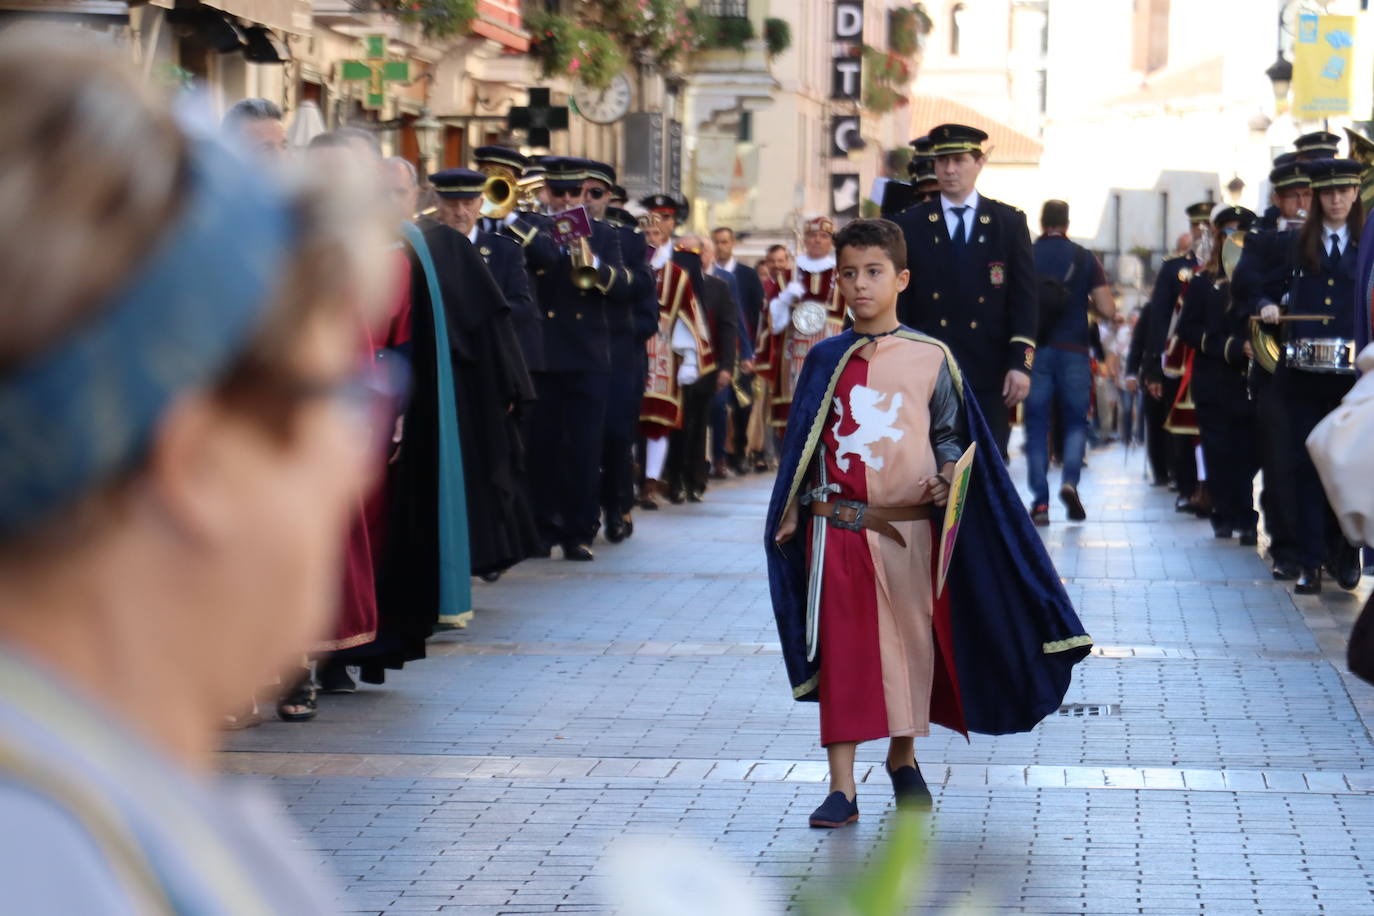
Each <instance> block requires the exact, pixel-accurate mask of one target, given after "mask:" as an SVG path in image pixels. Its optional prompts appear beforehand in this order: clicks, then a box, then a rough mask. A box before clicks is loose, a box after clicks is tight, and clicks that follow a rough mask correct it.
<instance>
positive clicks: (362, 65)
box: [343, 35, 410, 111]
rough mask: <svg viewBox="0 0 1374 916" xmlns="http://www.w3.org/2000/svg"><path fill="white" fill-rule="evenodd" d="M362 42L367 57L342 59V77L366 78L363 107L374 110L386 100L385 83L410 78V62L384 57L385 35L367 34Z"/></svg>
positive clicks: (405, 80) (403, 80)
mask: <svg viewBox="0 0 1374 916" xmlns="http://www.w3.org/2000/svg"><path fill="white" fill-rule="evenodd" d="M363 43H364V45H365V46H366V48H367V59H366V60H346V61H344V62H343V78H344V79H345V80H367V91H366V93H364V95H363V107H364V108H368V109H372V110H374V111H375V110H376V109H378V108H381V107H382V105H383V104H384V103H385V102H386V84H387V83H404V82H408V81H409V80H410V63H409V62H408V61H404V60H387V59H386V36H385V35H368V36H367V37H366V38H364V39H363Z"/></svg>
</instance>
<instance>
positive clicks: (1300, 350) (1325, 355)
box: [1283, 337, 1355, 375]
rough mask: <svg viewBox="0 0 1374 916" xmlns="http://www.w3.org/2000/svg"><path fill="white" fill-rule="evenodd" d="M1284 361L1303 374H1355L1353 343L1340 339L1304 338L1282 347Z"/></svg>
mask: <svg viewBox="0 0 1374 916" xmlns="http://www.w3.org/2000/svg"><path fill="white" fill-rule="evenodd" d="M1283 352H1284V361H1285V362H1287V363H1288V368H1290V369H1300V370H1302V371H1303V372H1328V373H1335V374H1338V375H1354V374H1355V342H1354V341H1351V340H1345V339H1343V338H1340V337H1304V338H1301V339H1299V340H1294V341H1290V342H1289V343H1288V344H1286V345H1285V346H1284V350H1283Z"/></svg>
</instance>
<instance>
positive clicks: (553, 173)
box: [544, 156, 587, 191]
mask: <svg viewBox="0 0 1374 916" xmlns="http://www.w3.org/2000/svg"><path fill="white" fill-rule="evenodd" d="M586 177H587V162H586V160H585V159H577V158H575V157H573V156H549V157H547V158H546V159H545V160H544V183H545V184H546V185H548V187H549V189H550V190H554V191H574V190H577V189H578V188H580V187H582V182H583V181H584V180H585V179H586Z"/></svg>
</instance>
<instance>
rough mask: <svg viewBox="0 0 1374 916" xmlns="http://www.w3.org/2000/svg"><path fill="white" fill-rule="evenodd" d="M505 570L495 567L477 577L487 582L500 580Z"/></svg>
mask: <svg viewBox="0 0 1374 916" xmlns="http://www.w3.org/2000/svg"><path fill="white" fill-rule="evenodd" d="M505 572H506V571H505V570H504V569H495V570H492V571H491V572H484V573H482V574H481V575H480V576H478V577H477V578H479V579H481V580H482V581H483V582H486V583H488V584H490V583H492V582H500V581H501V576H503V575H504V574H505Z"/></svg>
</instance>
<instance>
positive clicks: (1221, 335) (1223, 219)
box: [1178, 207, 1259, 545]
mask: <svg viewBox="0 0 1374 916" xmlns="http://www.w3.org/2000/svg"><path fill="white" fill-rule="evenodd" d="M1254 219H1255V214H1254V213H1252V212H1251V211H1249V210H1247V209H1245V208H1244V207H1218V208H1217V209H1216V211H1215V212H1214V213H1213V215H1212V226H1213V230H1212V231H1213V236H1212V246H1211V255H1210V257H1209V258H1208V260H1207V263H1206V264H1204V265H1203V266H1202V269H1201V270H1200V271H1199V272H1198V273H1197V274H1195V275H1194V276H1193V279H1192V281H1191V282H1189V284H1188V292H1187V294H1186V295H1185V296H1184V302H1183V310H1182V311H1181V312H1180V313H1179V316H1178V336H1179V338H1180V339H1182V340H1183V341H1184V342H1185V343H1187V344H1188V345H1189V346H1191V347H1192V348H1193V352H1194V355H1193V377H1192V378H1193V380H1192V394H1193V403H1194V404H1196V405H1197V420H1198V428H1199V430H1200V433H1201V436H1202V455H1203V460H1204V461H1205V463H1206V466H1207V479H1208V489H1209V490H1210V492H1211V495H1212V502H1213V506H1212V530H1213V532H1214V533H1215V534H1216V536H1217V537H1218V538H1229V537H1231V535H1232V534H1236V533H1238V534H1239V536H1240V542H1241V544H1244V545H1254V544H1256V543H1258V534H1257V531H1256V528H1257V524H1258V522H1259V516H1258V514H1257V513H1256V512H1255V507H1254V495H1253V494H1254V486H1255V473H1256V472H1257V471H1258V470H1259V460H1258V449H1257V448H1256V444H1255V414H1254V407H1253V405H1252V404H1251V402H1250V393H1249V391H1248V390H1247V387H1246V381H1245V370H1246V368H1247V366H1248V363H1249V360H1248V359H1247V358H1246V355H1245V342H1246V337H1245V336H1244V335H1243V334H1242V333H1241V331H1240V328H1241V325H1240V324H1239V323H1238V322H1237V321H1236V320H1235V315H1234V308H1233V303H1232V288H1231V279H1230V277H1229V276H1228V275H1227V273H1226V261H1225V260H1223V257H1222V255H1223V252H1224V251H1225V243H1226V240H1227V238H1228V237H1229V236H1230V235H1231V234H1232V233H1235V232H1246V231H1248V230H1249V228H1250V226H1251V224H1252V223H1253V222H1254ZM1233 267H1234V265H1233Z"/></svg>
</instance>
